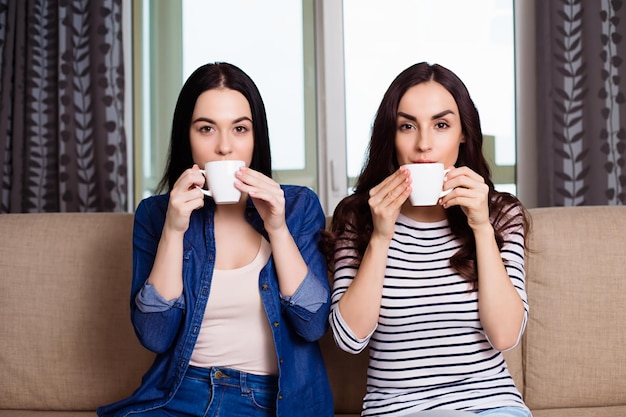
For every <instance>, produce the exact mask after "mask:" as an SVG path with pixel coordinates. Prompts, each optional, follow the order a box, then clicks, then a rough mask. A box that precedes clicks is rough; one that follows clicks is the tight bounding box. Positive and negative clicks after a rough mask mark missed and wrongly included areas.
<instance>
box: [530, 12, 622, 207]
mask: <svg viewBox="0 0 626 417" xmlns="http://www.w3.org/2000/svg"><path fill="white" fill-rule="evenodd" d="M623 6H624V5H623V2H622V1H615V0H614V1H610V0H548V1H545V0H541V1H537V2H536V12H537V16H536V18H537V19H536V21H537V81H538V83H537V86H538V89H537V97H538V99H537V101H538V102H537V115H538V118H537V134H538V138H537V140H538V153H539V170H540V172H539V181H540V183H539V184H538V186H539V189H538V191H539V192H538V204H539V205H540V206H577V205H623V204H625V203H626V167H625V160H626V107H625V104H626V103H625V101H624V92H625V91H626V67H625V66H624V65H625V64H626V63H625V62H624V60H625V59H626V40H625V39H624V38H623V37H624V36H625V35H626V10H625V8H624V7H623ZM521 123H523V121H521Z"/></svg>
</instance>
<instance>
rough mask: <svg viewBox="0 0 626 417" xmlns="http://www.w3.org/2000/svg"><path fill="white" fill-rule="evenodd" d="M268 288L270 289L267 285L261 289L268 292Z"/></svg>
mask: <svg viewBox="0 0 626 417" xmlns="http://www.w3.org/2000/svg"><path fill="white" fill-rule="evenodd" d="M268 288H269V287H268V286H267V284H263V285H262V286H261V289H262V290H263V291H267V289H268Z"/></svg>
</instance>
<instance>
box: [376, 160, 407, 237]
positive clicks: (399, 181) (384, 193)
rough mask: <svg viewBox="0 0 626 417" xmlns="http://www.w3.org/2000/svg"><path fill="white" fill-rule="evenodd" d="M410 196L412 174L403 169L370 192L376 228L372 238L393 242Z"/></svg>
mask: <svg viewBox="0 0 626 417" xmlns="http://www.w3.org/2000/svg"><path fill="white" fill-rule="evenodd" d="M409 194H411V174H410V172H409V170H408V169H406V168H403V167H400V168H399V169H398V170H397V171H396V172H394V173H393V174H391V175H390V176H388V177H387V178H385V179H384V181H383V182H381V183H380V184H378V185H377V186H376V187H374V188H372V189H371V190H370V192H369V196H370V198H369V200H368V204H369V206H370V210H371V212H372V221H373V226H374V230H373V231H372V236H378V237H382V238H384V239H387V240H391V238H392V237H393V230H394V224H395V222H396V219H397V218H398V214H400V208H401V207H402V204H404V202H405V201H406V199H407V198H408V197H409Z"/></svg>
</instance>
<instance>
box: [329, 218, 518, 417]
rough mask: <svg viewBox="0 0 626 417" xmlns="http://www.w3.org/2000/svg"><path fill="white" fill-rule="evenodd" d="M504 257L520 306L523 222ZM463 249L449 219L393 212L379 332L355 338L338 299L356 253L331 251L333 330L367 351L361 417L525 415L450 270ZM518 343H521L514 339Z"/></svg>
mask: <svg viewBox="0 0 626 417" xmlns="http://www.w3.org/2000/svg"><path fill="white" fill-rule="evenodd" d="M504 239H505V243H504V246H503V247H502V249H501V256H502V259H503V260H504V262H505V266H506V270H507V272H508V274H509V277H510V279H511V281H512V283H513V285H514V286H515V288H516V289H517V291H518V293H519V295H520V297H521V298H522V300H523V302H524V309H525V313H524V321H523V325H522V328H521V330H520V336H519V338H521V334H522V332H523V331H524V327H525V324H526V320H527V317H528V303H527V298H526V290H525V284H524V279H525V275H524V236H523V229H522V227H521V224H520V226H519V227H516V228H514V229H512V230H510V231H509V232H508V234H507V235H506V236H504ZM459 246H460V243H459V241H458V239H456V237H455V236H454V235H453V234H452V232H451V230H450V226H449V223H448V221H447V220H444V221H440V222H436V223H420V222H416V221H413V220H411V219H409V218H408V217H406V216H404V215H402V214H400V216H399V217H398V220H397V221H396V224H395V234H394V236H393V239H392V241H391V245H390V248H389V252H388V259H387V268H386V272H385V279H384V285H383V294H382V301H381V309H380V316H379V319H378V325H377V327H376V328H375V329H374V331H373V332H372V333H371V334H370V335H369V336H368V337H366V338H364V339H359V338H358V337H356V336H355V334H354V333H353V332H352V331H351V330H350V328H349V327H348V326H347V324H346V323H345V321H344V320H343V319H342V317H341V314H340V312H339V309H338V304H337V303H338V301H339V299H340V298H341V296H342V295H343V293H344V292H345V291H346V289H347V288H348V287H349V286H350V284H351V282H352V279H353V278H354V276H355V275H356V273H357V268H356V267H355V266H354V264H353V263H352V261H353V260H354V257H355V254H356V252H355V250H354V248H351V247H349V246H343V247H339V248H337V252H336V254H335V259H336V263H335V276H334V289H333V295H332V303H333V305H332V309H331V316H330V324H331V328H332V331H333V334H334V337H335V340H336V342H337V344H338V345H339V347H340V348H342V349H343V350H345V351H348V352H352V353H358V352H360V351H362V350H363V349H364V348H365V347H366V346H367V345H368V344H369V355H370V359H369V369H368V378H367V393H366V395H365V399H364V403H363V412H362V415H363V416H378V415H385V416H387V417H389V416H402V415H405V414H408V413H410V412H415V411H419V410H429V409H455V410H484V409H489V408H494V407H502V406H518V407H526V406H525V405H524V403H523V401H522V398H521V395H520V393H519V392H518V391H517V389H516V388H515V385H514V383H513V379H512V378H511V375H510V374H509V371H508V370H507V367H506V363H505V361H504V358H503V356H502V353H501V352H499V351H498V350H496V349H494V348H493V346H492V345H491V344H490V343H489V340H488V339H487V337H486V335H485V332H484V330H483V328H482V326H481V323H480V320H479V317H478V293H477V291H474V290H472V287H471V285H470V284H469V283H468V282H467V281H465V280H464V279H463V278H462V277H461V276H460V275H459V274H458V273H457V272H456V271H455V270H453V269H452V268H451V267H450V263H449V259H450V257H451V256H452V255H453V254H454V253H455V252H456V251H457V250H458V249H459ZM519 338H518V340H519Z"/></svg>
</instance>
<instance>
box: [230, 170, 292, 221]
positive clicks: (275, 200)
mask: <svg viewBox="0 0 626 417" xmlns="http://www.w3.org/2000/svg"><path fill="white" fill-rule="evenodd" d="M235 177H236V178H237V180H238V181H236V182H235V187H237V189H239V190H240V191H241V192H244V193H248V195H249V196H250V197H251V198H252V201H253V202H254V206H255V207H256V209H257V211H258V212H259V215H260V216H261V219H263V222H264V226H265V230H267V232H268V233H271V232H272V231H275V230H278V229H280V228H281V227H283V226H285V225H286V222H285V193H284V192H283V189H282V188H280V185H279V184H278V183H277V182H276V181H274V180H273V179H271V178H269V177H267V176H266V175H263V174H261V173H260V172H258V171H255V170H253V169H250V168H248V167H243V168H241V169H239V171H237V173H236V174H235Z"/></svg>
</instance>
